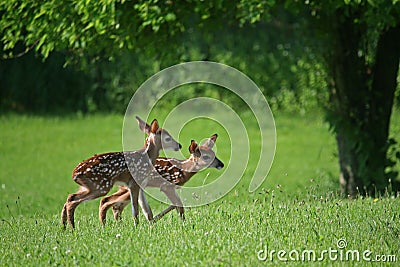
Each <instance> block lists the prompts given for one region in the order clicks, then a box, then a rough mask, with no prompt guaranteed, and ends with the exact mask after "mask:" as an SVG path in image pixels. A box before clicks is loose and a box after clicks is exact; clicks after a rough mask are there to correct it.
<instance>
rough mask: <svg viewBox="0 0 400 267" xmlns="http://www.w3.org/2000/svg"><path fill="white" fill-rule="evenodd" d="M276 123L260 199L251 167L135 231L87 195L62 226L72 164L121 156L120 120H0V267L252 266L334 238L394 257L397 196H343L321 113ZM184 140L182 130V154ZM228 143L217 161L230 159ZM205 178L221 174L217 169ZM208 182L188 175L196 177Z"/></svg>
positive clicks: (399, 215)
mask: <svg viewBox="0 0 400 267" xmlns="http://www.w3.org/2000/svg"><path fill="white" fill-rule="evenodd" d="M396 118H397V117H396ZM396 118H395V120H397V119H396ZM275 119H276V126H277V151H276V156H275V161H274V163H273V166H272V168H271V171H270V173H269V175H268V177H267V180H266V181H265V182H264V184H263V185H262V186H261V187H260V189H259V190H257V191H256V192H254V193H252V194H250V193H248V183H249V179H250V178H251V174H252V172H253V171H254V168H255V163H253V162H251V163H250V165H249V167H248V170H247V171H246V172H245V175H244V177H243V179H242V180H241V181H240V183H239V184H238V185H237V186H236V187H235V188H234V189H233V190H232V191H231V192H229V194H228V195H227V196H226V197H224V198H223V199H221V200H219V201H217V202H215V203H212V204H210V205H207V206H203V207H198V208H191V209H187V210H186V218H187V219H186V221H185V222H184V223H182V222H181V221H180V219H179V216H177V214H176V212H171V213H170V214H168V215H167V216H166V217H165V218H164V219H163V220H161V221H159V222H157V223H156V224H155V225H149V224H148V223H146V222H145V220H144V217H143V216H142V215H141V217H140V220H141V223H140V224H139V226H137V227H134V226H133V222H132V219H131V215H130V210H129V209H127V210H126V211H125V212H124V214H123V220H122V221H121V222H120V223H115V222H114V221H113V220H112V216H111V213H110V214H109V216H108V221H107V225H106V227H105V228H102V227H101V226H100V223H99V221H98V215H97V214H98V204H99V201H98V200H94V201H90V202H88V203H85V204H83V205H80V206H79V207H78V209H77V212H76V214H75V219H76V224H77V229H76V231H71V230H70V229H67V230H65V231H64V230H62V228H61V226H60V212H61V208H62V206H63V204H64V202H65V200H66V198H67V195H68V194H69V193H71V192H74V191H76V189H77V188H78V186H77V185H76V184H75V183H74V182H73V181H72V179H71V177H70V176H71V175H70V174H71V171H72V169H73V168H74V167H75V165H76V164H78V163H79V162H80V161H81V160H83V159H85V158H87V157H89V156H91V155H93V154H95V153H102V152H106V151H119V150H121V149H122V144H121V125H122V120H123V118H122V116H119V115H96V116H88V117H73V118H72V117H71V118H54V117H29V116H17V115H8V116H2V117H0V136H1V138H0V151H1V153H0V219H1V221H0V238H1V240H0V244H1V245H0V249H1V252H2V253H1V254H0V265H1V266H48V265H68V266H70V265H80V266H87V265H103V266H136V265H156V266H158V265H166V266H186V265H190V266H192V265H239V266H240V265H242V266H254V265H260V264H262V263H264V262H261V261H259V260H258V258H257V252H258V251H260V250H261V249H264V248H265V247H266V246H267V247H268V249H270V250H272V249H274V250H286V251H290V250H293V249H296V250H304V249H314V250H317V251H321V250H323V249H329V248H332V249H337V244H336V242H337V240H339V239H340V238H343V239H345V240H346V241H347V247H346V248H347V249H352V250H359V251H361V252H362V251H364V250H367V249H368V250H370V251H372V252H373V253H374V254H394V255H397V256H400V255H399V250H400V243H399V242H398V237H399V234H400V228H399V226H398V221H399V219H400V208H399V207H400V205H399V204H400V203H399V200H398V199H392V198H381V199H371V198H366V199H358V200H345V199H341V198H340V197H339V196H338V194H337V189H338V182H337V179H336V177H337V165H338V163H337V158H336V156H335V154H336V146H335V141H334V138H333V136H332V134H331V133H330V132H329V130H328V125H327V124H326V123H324V122H323V121H322V119H321V117H320V116H316V117H315V116H313V117H312V116H309V117H296V118H293V116H288V115H279V114H278V115H276V117H275ZM397 121H398V120H397ZM196 127H197V126H196ZM208 130H209V129H202V128H201V127H200V128H194V129H193V131H195V132H196V138H201V136H203V135H204V137H207V136H209V135H210V133H209V132H208ZM249 132H252V130H251V129H249ZM189 135H190V133H182V140H180V141H181V142H182V143H183V145H184V149H187V146H188V144H189V139H190V137H189ZM223 136H224V135H223V134H221V138H220V139H219V140H218V142H219V143H218V145H219V147H218V157H219V158H221V159H223V160H229V153H228V149H227V150H225V148H223V146H224V138H223ZM186 139H187V140H186ZM185 153H186V152H185ZM185 155H187V153H186V154H185ZM210 172H211V174H212V175H218V170H210ZM202 175H203V176H202ZM204 175H206V173H204V174H198V176H195V177H194V178H193V179H198V180H199V181H201V179H204ZM195 182H196V181H194V183H195ZM150 204H151V206H152V208H153V210H154V211H155V213H157V212H158V211H161V209H163V208H165V205H164V204H160V203H158V202H157V201H155V200H153V199H150ZM274 262H275V263H279V261H278V260H277V258H274ZM349 263H352V264H357V262H349ZM325 264H329V261H325Z"/></svg>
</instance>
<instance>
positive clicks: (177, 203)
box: [154, 185, 185, 221]
mask: <svg viewBox="0 0 400 267" xmlns="http://www.w3.org/2000/svg"><path fill="white" fill-rule="evenodd" d="M175 188H176V187H175V186H174V185H173V186H170V185H168V186H162V187H161V188H160V189H161V191H162V192H164V194H165V195H166V196H167V197H168V199H169V200H170V201H171V202H172V205H171V206H169V207H168V208H166V209H165V210H163V211H162V212H160V213H159V214H157V215H156V216H155V217H154V221H157V220H159V219H161V218H162V217H164V216H165V214H167V213H168V212H170V211H171V210H173V209H177V211H178V213H179V216H180V217H181V219H182V220H183V221H184V220H185V209H184V208H183V204H182V201H181V199H180V197H179V196H178V194H177V193H176V190H175Z"/></svg>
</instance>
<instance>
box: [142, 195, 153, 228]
mask: <svg viewBox="0 0 400 267" xmlns="http://www.w3.org/2000/svg"><path fill="white" fill-rule="evenodd" d="M139 205H140V207H141V208H142V211H143V213H144V215H145V216H146V219H147V220H148V221H149V222H151V221H152V220H153V212H152V211H151V208H150V206H149V203H148V202H147V199H146V195H145V194H144V191H143V189H140V190H139Z"/></svg>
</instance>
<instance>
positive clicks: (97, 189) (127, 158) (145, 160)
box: [61, 117, 182, 228]
mask: <svg viewBox="0 0 400 267" xmlns="http://www.w3.org/2000/svg"><path fill="white" fill-rule="evenodd" d="M136 119H137V121H138V124H139V128H140V130H142V131H143V132H145V133H146V134H147V135H148V137H147V138H146V142H145V146H144V147H143V148H142V149H140V150H137V151H129V152H111V153H105V154H100V155H94V156H93V157H91V158H89V159H86V160H84V161H83V162H81V163H80V164H78V166H76V167H75V169H74V170H73V172H72V179H73V180H74V182H76V183H77V184H79V185H80V188H79V190H78V191H77V192H76V193H75V194H70V195H69V196H68V198H67V201H66V202H65V204H64V207H63V210H62V213H61V218H62V224H63V226H64V227H65V224H66V221H67V220H68V222H69V224H70V225H71V227H72V228H75V223H74V211H75V209H76V207H77V206H78V205H79V204H81V203H82V202H84V201H88V200H92V199H96V198H98V197H101V196H104V195H106V194H107V193H108V192H109V191H110V190H111V188H112V187H113V185H114V184H115V183H121V184H123V185H126V186H127V187H128V188H129V195H130V199H131V202H132V215H133V217H134V220H135V224H137V223H138V204H140V205H141V206H142V207H143V206H147V209H150V208H149V207H148V204H147V203H140V202H142V201H145V199H142V198H141V196H139V195H142V194H139V191H140V186H139V185H138V182H139V183H141V182H145V179H146V178H147V177H148V176H149V174H150V173H151V172H152V171H153V170H154V167H153V165H154V163H155V161H156V159H157V157H158V155H159V153H160V150H161V149H171V150H175V151H178V150H179V149H180V148H181V147H182V146H181V144H179V143H178V142H177V141H175V140H174V139H173V138H172V137H171V135H170V134H169V133H168V131H166V130H164V129H162V128H159V125H158V122H157V120H156V119H154V120H153V122H152V123H151V125H148V124H147V123H146V122H144V121H143V120H141V119H140V118H139V117H136ZM148 216H150V217H152V214H150V215H148ZM150 219H152V218H150Z"/></svg>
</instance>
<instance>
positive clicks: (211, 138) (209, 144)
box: [203, 134, 218, 149]
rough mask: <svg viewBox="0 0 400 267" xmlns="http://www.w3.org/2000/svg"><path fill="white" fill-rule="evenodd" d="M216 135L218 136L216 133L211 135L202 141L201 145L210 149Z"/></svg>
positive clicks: (215, 139)
mask: <svg viewBox="0 0 400 267" xmlns="http://www.w3.org/2000/svg"><path fill="white" fill-rule="evenodd" d="M217 137H218V134H213V135H211V137H210V138H208V139H207V141H206V142H205V143H204V145H203V146H206V147H208V148H210V149H211V148H213V146H214V144H215V141H217Z"/></svg>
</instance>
